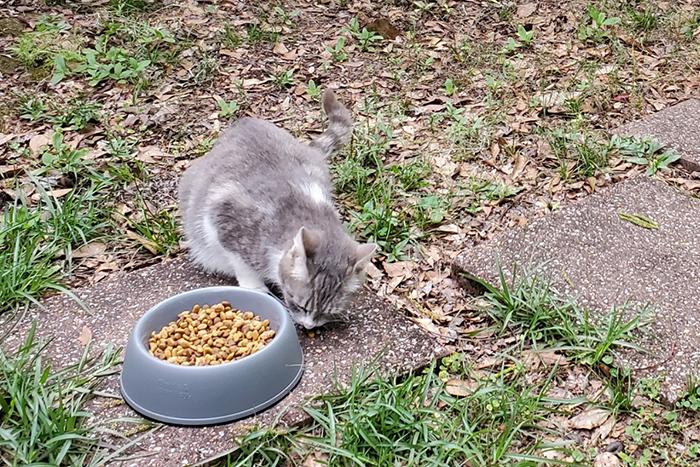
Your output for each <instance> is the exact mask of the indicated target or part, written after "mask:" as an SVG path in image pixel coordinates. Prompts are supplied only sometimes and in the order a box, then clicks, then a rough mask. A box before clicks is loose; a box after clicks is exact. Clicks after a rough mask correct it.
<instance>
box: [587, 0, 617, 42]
mask: <svg viewBox="0 0 700 467" xmlns="http://www.w3.org/2000/svg"><path fill="white" fill-rule="evenodd" d="M588 19H589V21H586V22H585V23H583V24H582V25H581V26H580V27H579V30H578V38H579V39H580V40H581V41H584V42H593V43H599V42H602V41H603V40H604V39H607V38H609V37H610V36H609V31H608V28H609V27H610V26H613V25H615V24H617V23H619V22H620V18H618V17H616V16H611V17H608V15H607V14H605V13H604V12H602V11H600V10H598V9H597V8H596V7H594V6H593V5H589V6H588Z"/></svg>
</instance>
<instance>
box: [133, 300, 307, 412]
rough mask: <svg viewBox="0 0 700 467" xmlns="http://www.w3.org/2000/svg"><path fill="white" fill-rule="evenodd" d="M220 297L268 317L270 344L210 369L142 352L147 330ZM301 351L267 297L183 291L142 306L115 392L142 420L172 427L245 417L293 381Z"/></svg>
mask: <svg viewBox="0 0 700 467" xmlns="http://www.w3.org/2000/svg"><path fill="white" fill-rule="evenodd" d="M222 301H228V302H229V303H230V304H231V307H232V308H237V309H239V310H242V311H252V312H253V313H255V314H256V315H259V316H260V317H261V318H262V319H269V320H270V327H271V328H272V329H273V330H274V331H275V337H274V338H273V339H272V342H270V343H269V344H267V345H266V346H265V347H263V348H262V349H260V350H259V351H258V352H256V353H254V354H252V355H249V356H247V357H244V358H242V359H240V360H236V361H233V362H229V363H224V364H221V365H216V366H199V367H193V366H181V365H177V364H174V363H168V362H165V361H163V360H160V359H158V358H156V357H154V356H153V355H151V354H149V353H148V339H149V338H150V336H151V332H153V331H156V332H158V331H159V330H160V329H162V328H163V326H166V325H167V324H168V323H170V322H171V321H175V320H176V319H177V315H178V314H179V313H181V312H182V311H185V310H191V309H192V307H194V305H200V306H202V305H204V304H207V305H214V304H216V303H219V302H222ZM303 361H304V356H303V354H302V351H301V346H300V345H299V339H298V338H297V333H296V330H295V329H294V324H293V323H292V320H291V318H290V317H289V314H288V313H287V310H286V309H285V308H284V306H283V305H282V304H281V303H280V302H279V301H278V300H277V299H275V298H274V297H271V296H269V295H267V294H264V293H262V292H258V291H255V290H249V289H243V288H240V287H209V288H204V289H196V290H190V291H189V292H184V293H181V294H179V295H176V296H174V297H171V298H169V299H167V300H164V301H162V302H160V303H159V304H157V305H156V306H154V307H153V308H151V309H150V310H148V311H147V312H146V313H145V314H144V315H143V316H142V317H141V319H140V320H139V321H138V322H137V323H136V326H134V329H133V331H132V332H131V336H130V337H129V343H128V344H127V346H126V352H125V354H124V364H123V368H122V374H121V379H120V382H121V390H122V395H123V396H124V399H125V400H126V402H127V403H128V404H129V405H130V406H131V407H132V408H133V409H134V410H136V411H137V412H139V413H140V414H142V415H145V416H146V417H149V418H152V419H154V420H158V421H161V422H165V423H171V424H176V425H212V424H217V423H224V422H229V421H232V420H236V419H239V418H244V417H247V416H248V415H252V414H254V413H257V412H260V411H262V410H263V409H265V408H267V407H269V406H271V405H273V404H275V403H276V402H278V401H280V400H281V399H282V398H283V397H284V396H286V395H287V394H288V393H289V392H290V391H291V390H292V389H293V388H294V386H295V385H296V383H297V382H298V381H299V379H300V378H301V373H302V371H303Z"/></svg>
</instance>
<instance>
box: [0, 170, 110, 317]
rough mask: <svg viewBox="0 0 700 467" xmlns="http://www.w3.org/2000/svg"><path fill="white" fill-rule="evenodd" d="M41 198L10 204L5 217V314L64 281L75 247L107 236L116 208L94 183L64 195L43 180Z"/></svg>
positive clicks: (1, 276)
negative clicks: (108, 204) (53, 191)
mask: <svg viewBox="0 0 700 467" xmlns="http://www.w3.org/2000/svg"><path fill="white" fill-rule="evenodd" d="M36 189H37V190H38V192H39V193H40V199H39V202H38V203H37V204H36V205H30V204H28V203H27V202H26V201H24V200H23V199H21V198H19V199H18V200H16V201H15V202H14V203H13V204H10V205H8V206H6V207H5V211H4V214H3V217H2V219H0V263H1V264H3V265H5V267H3V269H2V272H1V273H0V313H2V312H5V311H8V310H13V309H15V308H16V307H17V306H20V305H22V304H25V303H27V302H36V301H37V299H38V298H39V297H41V296H42V295H43V294H45V293H47V292H50V291H56V290H59V291H63V290H64V289H63V287H62V286H61V285H60V281H61V279H63V278H64V277H65V276H66V275H67V274H68V273H69V272H70V270H71V267H72V265H71V252H72V250H73V249H75V248H79V247H80V246H82V245H84V244H85V243H87V242H88V241H90V240H92V239H95V238H99V237H101V236H103V233H102V232H103V229H104V228H105V227H106V226H107V225H109V219H110V211H109V210H108V209H107V208H106V207H104V205H103V203H104V201H103V198H102V196H99V195H98V191H99V186H97V185H94V184H89V185H88V187H87V188H86V189H84V190H77V189H75V190H73V191H71V192H69V193H67V194H66V195H64V196H63V197H62V198H56V197H54V196H53V195H52V194H51V192H48V191H47V190H45V189H44V188H42V187H41V185H39V184H38V183H37V184H36Z"/></svg>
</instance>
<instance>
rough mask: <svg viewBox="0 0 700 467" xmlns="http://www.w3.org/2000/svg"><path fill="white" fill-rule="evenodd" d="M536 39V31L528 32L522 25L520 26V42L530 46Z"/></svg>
mask: <svg viewBox="0 0 700 467" xmlns="http://www.w3.org/2000/svg"><path fill="white" fill-rule="evenodd" d="M534 37H535V31H534V29H532V30H530V31H528V30H527V29H525V27H524V26H523V25H522V24H519V25H518V39H519V40H520V42H522V43H523V44H524V45H526V46H528V45H530V43H531V42H532V39H533V38H534Z"/></svg>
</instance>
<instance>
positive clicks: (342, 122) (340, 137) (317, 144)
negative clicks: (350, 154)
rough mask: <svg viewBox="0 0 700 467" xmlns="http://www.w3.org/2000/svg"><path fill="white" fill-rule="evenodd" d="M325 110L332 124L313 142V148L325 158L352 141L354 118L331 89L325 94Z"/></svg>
mask: <svg viewBox="0 0 700 467" xmlns="http://www.w3.org/2000/svg"><path fill="white" fill-rule="evenodd" d="M323 110H324V112H326V115H327V116H328V120H329V122H330V123H329V124H328V129H327V130H326V131H324V132H323V133H321V136H319V137H318V138H316V139H315V140H313V141H312V142H311V147H313V148H317V149H319V150H320V151H321V152H323V154H324V156H325V157H328V156H330V155H331V153H332V152H333V151H334V150H335V149H336V148H338V147H339V146H342V145H344V144H347V143H348V141H350V134H351V133H352V117H351V116H350V112H349V111H348V109H346V108H345V107H344V106H343V104H341V103H340V102H338V99H336V97H335V94H333V91H331V90H330V89H327V90H326V91H325V92H324V93H323Z"/></svg>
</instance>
